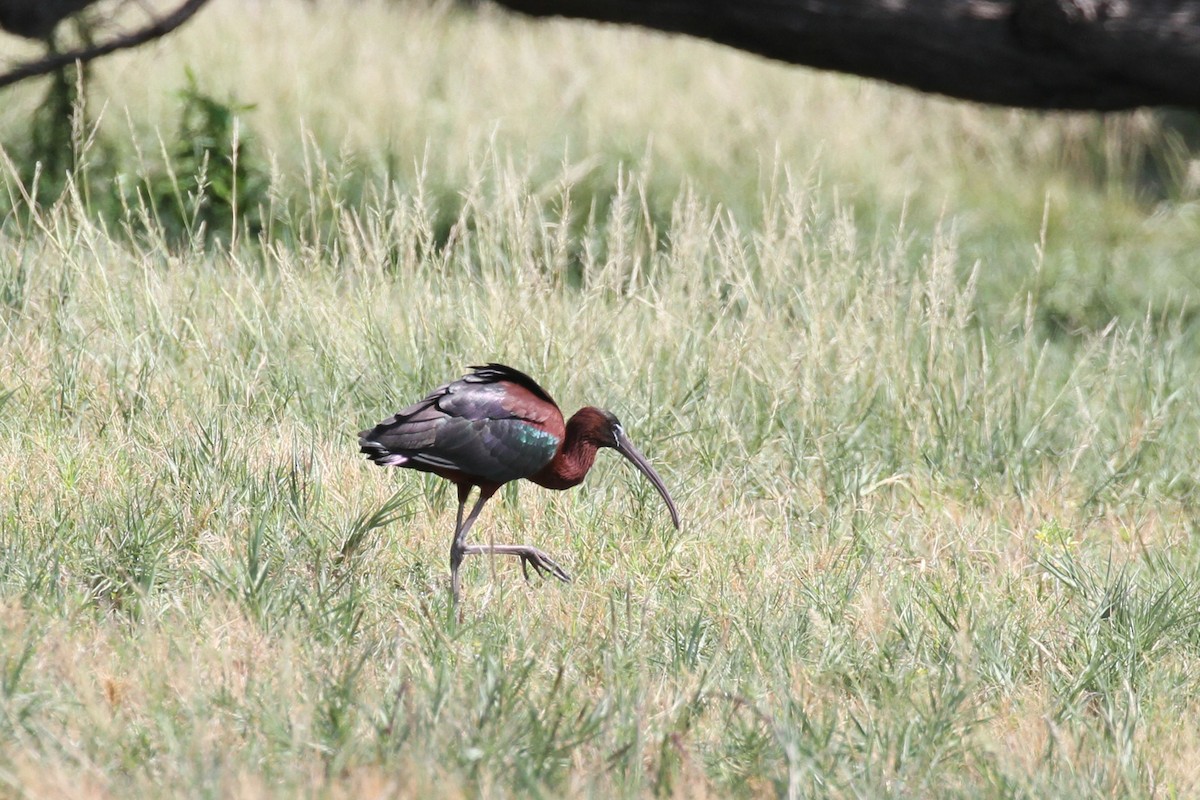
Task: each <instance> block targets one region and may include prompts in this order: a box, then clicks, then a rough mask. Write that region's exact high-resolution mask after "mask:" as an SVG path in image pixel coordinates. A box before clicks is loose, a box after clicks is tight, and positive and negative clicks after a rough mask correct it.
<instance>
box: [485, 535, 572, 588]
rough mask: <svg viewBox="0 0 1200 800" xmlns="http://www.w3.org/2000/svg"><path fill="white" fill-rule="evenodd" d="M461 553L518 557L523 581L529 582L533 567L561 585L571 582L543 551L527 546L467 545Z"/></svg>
mask: <svg viewBox="0 0 1200 800" xmlns="http://www.w3.org/2000/svg"><path fill="white" fill-rule="evenodd" d="M462 553H463V555H475V554H477V553H491V554H493V555H499V556H520V558H521V571H522V572H523V573H525V580H529V567H533V568H534V569H535V570H537V572H539V573H541V574H545V575H553V576H554V577H556V578H558V579H559V580H560V581H562V582H563V583H570V582H571V576H570V575H568V574H567V571H566V570H564V569H563V568H562V567H560V566H559V565H558V564H557V563H555V561H554V559H552V558H551V557H550V556H548V555H546V553H545V552H544V551H542V550H539V549H538V548H536V547H531V546H529V545H525V544H468V545H464V546H463V549H462Z"/></svg>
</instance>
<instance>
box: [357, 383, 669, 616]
mask: <svg viewBox="0 0 1200 800" xmlns="http://www.w3.org/2000/svg"><path fill="white" fill-rule="evenodd" d="M468 369H469V370H470V372H468V373H467V374H466V375H464V376H463V377H462V378H460V379H458V380H456V381H452V382H450V383H446V384H443V385H442V386H439V387H438V388H436V389H434V390H433V391H432V392H430V393H429V394H428V395H426V397H425V398H424V399H422V400H420V401H419V402H417V403H414V404H413V405H410V406H408V407H407V408H405V409H403V410H401V411H398V412H396V414H394V415H393V416H391V417H388V418H387V419H385V420H384V421H383V422H381V423H379V424H378V425H376V426H375V427H374V428H369V429H367V430H364V431H361V432H359V434H358V442H359V447H360V450H361V452H362V453H363V454H365V455H366V457H367V459H369V460H370V461H372V462H374V463H375V464H378V465H379V466H381V467H402V468H405V469H414V470H419V471H421V472H430V473H433V474H434V475H438V476H440V477H442V478H445V479H446V480H448V481H451V482H452V483H454V484H455V485H456V486H457V487H458V517H457V521H456V522H455V524H454V539H453V541H452V542H451V544H450V590H451V594H452V596H453V600H454V603H455V604H457V603H458V601H459V595H460V581H459V567H460V566H461V565H462V562H463V559H464V558H465V557H466V556H468V555H475V554H479V553H491V554H494V555H512V556H517V557H519V558H520V559H521V570H522V572H523V573H524V575H525V578H526V580H528V579H529V569H528V568H529V567H530V566H532V567H533V568H534V570H535V571H536V572H537V573H538V574H539V575H544V576H553V577H555V578H557V579H559V580H560V581H563V582H564V583H570V582H571V577H570V575H568V574H567V572H566V571H565V570H564V569H563V568H562V567H561V566H559V565H558V563H557V562H555V561H554V559H552V558H551V557H550V556H549V555H547V554H546V553H545V552H543V551H542V550H540V549H538V548H536V547H533V546H530V545H519V544H471V543H468V540H467V533H468V532H469V531H470V530H471V526H472V525H474V524H475V520H476V519H478V517H479V512H480V511H482V510H483V506H484V504H485V503H487V501H488V500H489V499H491V497H492V495H494V494H495V493H496V491H497V490H498V489H499V488H500V487H501V486H503V485H504V484H506V483H509V482H511V481H515V480H521V479H525V480H529V481H532V482H534V483H536V484H538V485H539V486H544V487H545V488H547V489H556V490H562V489H570V488H571V487H573V486H578V485H579V484H580V483H581V482H582V481H583V479H584V477H586V476H587V474H588V471H589V470H590V469H591V468H592V464H593V463H594V461H595V458H596V452H597V450H599V449H600V448H605V447H609V448H612V449H614V450H616V451H617V452H618V453H620V454H621V455H623V456H625V458H627V459H629V461H631V462H632V463H633V465H634V466H635V467H637V468H638V470H640V471H641V472H642V474H643V475H645V476H646V478H648V479H649V481H650V483H651V484H652V485H653V486H654V488H655V489H656V490H658V493H659V494H660V495H662V498H663V500H664V501H666V504H667V509H668V510H669V511H670V513H671V521H672V522H673V523H674V525H675V528H676V529H678V528H679V511H678V510H677V509H676V508H675V502H674V501H673V500H672V499H671V495H670V494H669V493H668V492H667V487H666V486H665V485H664V484H663V481H662V478H660V477H659V475H658V473H657V472H655V470H654V468H653V467H652V466H650V462H649V461H647V460H646V457H645V456H644V455H642V454H641V452H639V451H638V449H637V448H636V447H634V446H633V444H632V443H631V442H630V441H629V437H628V436H627V435H626V434H625V429H624V427H623V426H622V425H621V423H620V421H619V420H618V419H617V417H616V416H615V415H614V414H612V413H611V412H609V411H603V410H601V409H599V408H596V407H594V406H584V407H583V408H581V409H579V410H578V411H577V412H575V414H574V415H572V416H571V418H570V419H569V420H565V421H564V419H563V413H562V411H561V410H560V409H559V407H558V404H557V403H555V402H554V399H553V398H552V397H550V395H549V394H548V393H547V392H546V390H545V389H543V388H542V387H541V386H539V385H538V383H537V382H536V381H535V380H534V379H533V378H531V377H529V376H528V375H526V374H525V373H524V372H521V371H520V370H517V369H514V368H513V367H509V366H505V365H504V364H498V363H495V362H492V363H489V364H486V365H483V366H472V367H468ZM475 488H477V489H478V490H479V499H478V500H477V501H476V502H475V505H474V506H473V507H472V508H471V511H470V513H468V514H467V515H466V517H465V518H464V517H463V513H464V511H465V509H466V506H467V500H468V499H469V497H470V495H471V490H472V489H475Z"/></svg>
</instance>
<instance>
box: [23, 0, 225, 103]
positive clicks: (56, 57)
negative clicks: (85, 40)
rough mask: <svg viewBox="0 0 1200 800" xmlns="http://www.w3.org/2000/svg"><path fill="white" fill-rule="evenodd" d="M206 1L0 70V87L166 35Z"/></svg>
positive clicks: (196, 0) (197, 0) (188, 1)
mask: <svg viewBox="0 0 1200 800" xmlns="http://www.w3.org/2000/svg"><path fill="white" fill-rule="evenodd" d="M207 2H208V0H185V2H184V3H183V4H182V5H180V6H179V7H178V8H176V9H175V10H174V11H172V12H171V13H170V14H166V15H165V16H162V17H158V18H157V19H155V20H153V21H152V22H150V23H149V24H147V25H145V26H143V27H142V28H140V29H138V30H136V31H134V32H132V33H128V34H125V35H122V36H117V37H115V38H113V39H111V40H110V41H107V42H104V43H103V44H98V45H95V46H91V47H82V48H79V49H77V50H69V51H67V52H65V53H51V54H50V55H47V56H46V57H45V58H42V59H39V60H37V61H32V62H30V63H28V64H23V65H21V66H19V67H16V68H15V69H11V70H9V71H7V72H4V73H0V89H3V88H4V87H6V86H11V85H12V84H14V83H17V82H18V81H23V80H25V79H26V78H33V77H37V76H38V75H47V74H49V73H51V72H55V71H57V70H59V69H62V68H63V67H66V66H70V65H71V64H74V63H76V62H79V63H87V62H88V61H91V60H93V59H96V58H100V57H101V56H106V55H108V54H109V53H115V52H116V51H118V50H127V49H129V48H131V47H137V46H138V45H141V44H145V43H146V42H149V41H151V40H153V39H158V38H160V37H162V36H166V35H167V34H168V33H170V32H171V31H173V30H175V29H176V28H178V27H179V26H180V25H182V24H183V23H185V22H187V21H188V20H189V19H191V18H192V17H193V16H194V15H195V14H196V12H197V11H199V10H200V9H201V8H203V7H204V5H205V4H206V3H207ZM56 21H57V20H56Z"/></svg>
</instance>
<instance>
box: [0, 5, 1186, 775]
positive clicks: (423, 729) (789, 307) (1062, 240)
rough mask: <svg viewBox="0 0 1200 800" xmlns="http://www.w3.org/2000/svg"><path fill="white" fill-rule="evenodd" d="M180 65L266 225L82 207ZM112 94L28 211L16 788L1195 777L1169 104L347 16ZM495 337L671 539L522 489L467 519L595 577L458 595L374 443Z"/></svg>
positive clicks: (237, 28)
mask: <svg viewBox="0 0 1200 800" xmlns="http://www.w3.org/2000/svg"><path fill="white" fill-rule="evenodd" d="M2 46H11V43H7V42H0V47H2ZM12 52H15V51H0V55H6V54H11V53H12ZM185 68H190V69H191V70H192V72H193V73H194V74H195V76H196V82H197V84H198V85H199V86H200V87H202V88H203V89H204V90H205V91H207V92H211V93H212V95H213V96H214V97H218V98H230V99H231V101H232V100H236V101H237V102H239V103H252V104H254V106H255V107H254V108H253V109H252V110H248V111H246V112H245V113H244V114H243V117H242V119H241V121H240V122H239V125H240V126H241V127H239V135H240V136H241V135H244V136H245V139H244V141H243V142H242V146H244V148H245V150H244V151H240V152H243V153H244V157H245V158H248V159H249V158H252V157H253V158H255V159H257V160H258V163H259V165H260V168H261V169H262V170H263V174H264V175H266V176H268V178H269V185H268V188H267V190H266V191H265V194H264V195H263V198H264V199H263V200H262V203H263V209H262V211H263V213H262V215H261V218H262V220H263V221H264V222H263V231H262V233H261V235H255V234H254V233H253V232H248V231H246V230H241V231H224V232H222V237H221V238H218V239H216V240H210V241H209V243H208V244H207V245H206V244H205V239H204V237H203V236H201V235H200V234H201V232H200V231H199V230H196V229H191V230H190V231H189V232H190V233H191V234H192V235H191V236H190V237H186V236H185V237H183V238H182V239H179V238H173V237H170V236H168V235H167V233H166V232H165V231H164V230H163V229H162V227H161V225H160V221H159V220H158V218H157V216H156V214H155V212H154V211H153V210H143V209H141V208H139V207H138V205H137V204H136V203H134V204H132V205H130V206H129V208H128V211H127V213H125V214H124V215H122V216H119V217H117V218H108V217H105V216H103V215H97V214H96V213H92V208H93V206H95V205H97V204H99V203H101V201H102V197H101V195H102V194H103V193H104V192H106V191H113V189H112V186H113V185H116V184H109V183H106V182H105V181H103V180H100V179H99V178H97V180H96V182H95V184H94V185H93V184H92V183H91V182H90V179H89V174H88V169H89V167H88V166H87V164H88V161H89V158H91V156H90V155H89V154H97V155H96V156H95V158H94V159H92V160H93V161H96V162H97V164H98V163H99V158H100V156H99V154H101V153H105V155H104V158H107V159H111V160H114V161H116V162H119V163H123V164H128V165H131V166H129V168H128V170H127V172H126V173H125V174H124V176H123V177H122V178H120V179H119V181H118V183H119V182H120V181H124V182H125V183H124V184H122V185H127V186H132V187H134V189H133V190H132V194H131V195H130V196H133V197H136V196H137V194H136V188H137V187H138V186H139V185H148V179H147V177H146V176H147V175H149V174H150V173H151V172H152V171H153V170H155V169H158V168H161V167H162V164H163V155H162V153H163V152H164V150H165V151H170V150H171V143H172V136H173V135H174V132H175V130H176V127H175V126H176V120H177V119H178V104H179V102H180V101H179V96H178V94H177V92H178V90H180V89H181V88H182V87H183V86H184V85H185V84H186V77H185ZM39 92H40V87H32V88H22V89H20V90H19V91H17V92H10V93H8V94H5V95H3V99H2V100H0V140H2V141H4V142H6V143H7V145H6V146H7V147H8V148H9V149H10V151H13V152H15V151H16V150H17V149H19V146H20V137H21V132H22V131H23V130H24V127H23V126H24V125H26V123H27V120H28V117H29V115H30V114H31V112H32V109H33V107H34V106H35V105H36V103H37V100H38V95H39ZM90 102H91V104H92V108H91V111H92V114H93V118H98V119H100V125H99V132H98V133H97V135H96V136H97V139H98V140H99V139H101V138H103V139H104V140H105V141H106V142H107V143H108V144H106V145H105V147H107V148H110V149H109V150H102V148H101V147H100V145H88V146H81V153H82V154H83V155H84V159H83V163H84V165H85V166H84V168H83V169H82V170H81V171H80V173H79V174H78V175H77V176H76V183H75V187H76V189H75V191H74V192H73V193H69V194H68V195H67V196H65V197H64V199H63V200H62V201H61V202H60V203H58V204H56V205H54V206H49V207H41V208H38V209H36V210H32V211H31V210H29V209H28V208H25V209H24V210H22V211H21V212H20V213H14V214H11V215H9V216H8V217H6V218H5V220H4V222H3V224H2V225H0V796H14V797H19V796H29V797H46V796H70V797H97V798H107V797H114V798H115V797H131V796H160V795H165V796H186V797H193V796H200V797H227V796H240V797H259V796H281V797H292V796H297V795H301V796H320V797H380V796H393V795H399V796H420V797H427V796H438V797H455V796H487V797H505V796H508V797H525V796H549V797H555V796H595V797H612V796H632V797H641V796H649V795H656V796H680V797H689V798H691V797H704V796H712V797H752V796H755V797H756V796H774V795H787V796H790V797H806V796H820V797H897V798H908V797H914V798H915V797H964V796H969V797H1030V798H1037V797H1186V796H1191V795H1194V794H1195V793H1196V792H1197V791H1200V766H1197V765H1198V764H1200V759H1198V756H1200V734H1198V733H1197V731H1200V546H1198V545H1197V539H1196V534H1197V532H1198V527H1200V474H1198V473H1200V467H1198V463H1200V462H1198V453H1200V382H1198V381H1197V379H1196V375H1197V370H1198V369H1200V336H1198V331H1200V328H1198V322H1197V316H1196V302H1197V299H1198V298H1197V294H1198V291H1200V287H1198V285H1197V278H1196V274H1197V273H1196V256H1195V254H1196V253H1197V252H1198V248H1200V216H1198V212H1197V208H1198V207H1197V196H1198V194H1200V177H1198V175H1200V171H1198V170H1200V168H1198V167H1197V162H1195V161H1191V160H1189V156H1188V153H1187V151H1186V148H1185V145H1184V143H1185V142H1186V139H1187V137H1186V135H1185V129H1184V128H1182V127H1179V126H1178V125H1176V124H1174V123H1172V124H1168V122H1165V121H1164V120H1163V119H1161V118H1156V117H1153V116H1150V115H1147V114H1139V115H1133V116H1128V117H1122V118H1113V119H1109V120H1107V121H1105V120H1099V119H1095V118H1085V117H1057V116H1041V117H1039V116H1034V115H1028V114H1022V113H1018V112H1009V111H998V110H988V109H981V108H978V107H972V106H964V105H957V104H953V103H950V102H948V101H944V100H939V99H934V98H926V97H920V96H916V95H914V94H911V93H908V92H904V91H900V90H895V89H890V88H887V87H884V86H880V85H875V84H865V83H862V82H859V81H856V80H852V79H848V78H843V77H834V76H827V75H817V74H813V73H810V72H807V71H803V70H796V69H790V68H786V67H783V66H780V65H775V64H770V63H766V62H763V61H761V60H758V59H755V58H751V57H748V56H745V55H741V54H738V53H734V52H730V51H726V50H722V49H720V48H716V47H713V46H709V45H706V44H703V43H698V42H689V41H683V40H678V39H670V38H666V37H660V36H654V35H650V34H645V33H639V32H634V31H621V30H614V29H605V28H595V27H591V26H586V25H571V24H565V23H543V24H535V23H532V22H529V21H526V20H523V19H520V18H517V17H513V16H508V15H504V14H500V13H499V12H495V11H491V10H487V9H485V10H484V12H483V13H481V14H473V13H466V12H462V11H457V10H454V9H453V8H450V7H434V8H432V9H431V8H429V7H426V6H424V5H410V4H391V5H387V4H381V3H350V2H323V3H312V4H310V3H290V2H269V3H267V2H264V3H240V2H235V1H234V0H221V1H219V2H217V3H215V4H214V6H213V7H212V8H210V9H209V10H207V11H205V12H204V14H203V15H202V16H201V17H200V18H198V19H197V21H196V22H195V23H194V24H193V25H192V26H191V27H190V28H189V29H187V30H185V31H183V32H182V33H181V34H180V35H178V36H176V37H174V38H172V39H170V40H168V41H166V42H164V43H162V44H161V45H159V46H157V49H154V48H152V49H150V50H147V51H144V52H141V53H137V54H135V55H131V56H122V57H120V58H118V59H115V60H113V61H111V62H109V63H107V64H106V65H104V66H101V67H100V68H99V69H98V70H97V71H96V73H95V75H93V76H92V87H91V92H90ZM160 139H161V141H162V144H161V145H160V144H159V141H160ZM96 169H97V171H99V166H97V167H96ZM18 172H19V169H18V168H17V166H16V165H15V164H14V162H12V161H6V162H5V163H4V165H3V169H2V170H0V192H3V193H4V194H5V195H6V196H7V197H8V198H9V202H10V205H13V206H17V207H20V206H21V205H22V202H21V190H22V187H21V186H20V185H19V182H18V181H17V180H16V178H15V176H16V175H17V174H18ZM114 180H116V179H114ZM139 181H141V182H142V183H139ZM241 211H242V212H246V211H247V209H244V208H243V209H241ZM488 360H500V361H505V362H508V363H511V364H513V365H514V366H517V367H519V368H522V369H525V370H527V371H529V372H530V373H531V374H533V375H535V376H536V377H538V378H539V379H540V380H541V381H542V382H543V384H544V385H545V386H546V387H547V388H548V389H549V390H550V392H551V393H552V394H553V395H554V396H555V397H556V399H557V400H558V401H559V402H560V403H561V404H562V405H563V407H564V409H565V410H566V411H567V412H568V413H569V412H570V411H573V410H574V409H575V408H577V407H578V406H580V405H583V404H597V405H600V406H603V407H607V408H610V409H612V410H613V411H615V412H616V413H617V414H619V415H620V416H621V418H622V420H623V422H624V423H625V425H626V428H627V430H628V431H629V433H630V436H631V438H632V439H633V440H634V441H635V442H636V443H637V444H638V445H639V446H640V447H641V448H642V450H643V451H644V452H645V453H646V454H647V455H648V456H649V457H650V459H651V460H652V461H653V462H654V463H655V464H656V466H657V467H658V469H659V471H660V472H661V474H662V475H663V477H664V479H665V481H666V483H667V485H668V487H669V488H670V489H671V490H672V493H673V494H674V496H675V498H676V500H677V502H678V504H679V506H680V511H681V514H682V517H683V528H682V531H680V532H678V533H677V532H675V531H674V530H672V528H671V526H670V524H669V519H668V517H667V515H666V512H665V509H664V508H663V507H662V504H661V501H660V500H659V498H658V497H657V495H656V494H655V493H654V491H653V489H652V488H651V487H650V486H649V485H648V484H647V483H646V482H645V481H644V480H642V479H641V478H640V476H638V475H637V474H636V473H635V472H634V471H633V470H631V469H629V468H628V466H627V465H625V464H623V463H621V461H620V459H618V458H616V457H614V456H612V455H611V454H607V455H605V454H602V456H601V459H600V461H599V463H598V466H597V468H596V470H594V471H593V474H592V475H591V476H589V479H588V481H587V482H586V483H585V484H584V485H583V486H582V487H581V488H579V489H577V490H574V491H571V492H567V493H552V492H547V491H545V490H542V489H539V488H537V487H534V486H531V485H530V486H522V487H520V488H519V489H518V488H516V487H509V488H507V489H505V490H504V491H502V492H501V493H500V495H498V498H497V501H494V502H493V503H492V504H490V505H489V507H488V508H487V510H486V511H485V513H484V516H483V518H482V519H481V521H480V523H479V525H478V526H477V527H476V528H475V534H476V535H477V536H478V537H480V538H481V539H485V540H486V539H493V540H494V541H497V542H529V543H533V544H536V545H538V546H540V547H542V548H543V549H545V550H547V551H548V552H550V553H551V554H552V555H553V556H555V557H556V558H557V559H558V560H559V561H560V563H562V564H563V566H564V567H566V569H567V570H568V571H570V572H571V573H572V574H573V576H574V578H575V582H574V583H573V584H571V585H569V586H565V585H562V584H559V583H556V582H544V581H536V580H535V581H533V582H532V583H529V584H527V583H526V582H525V581H524V580H523V579H522V577H521V571H520V569H519V567H518V566H517V564H515V563H512V562H511V560H497V561H495V562H494V563H492V562H489V561H488V560H487V559H477V560H475V561H471V560H468V561H467V564H466V568H465V572H464V602H463V605H462V616H461V619H459V618H457V617H456V615H455V614H454V613H453V611H452V609H451V608H450V604H449V598H448V589H447V584H448V574H447V573H448V569H447V563H446V557H447V551H448V547H449V540H450V532H451V529H452V528H453V524H454V506H455V498H454V492H453V491H452V489H451V488H450V487H448V486H447V485H446V484H445V483H443V482H441V481H439V480H438V479H435V478H432V477H427V476H422V475H419V474H416V473H409V472H405V471H399V470H391V471H384V470H380V469H377V468H375V467H373V466H371V465H369V464H367V463H366V462H365V461H363V460H362V459H361V457H360V456H359V454H358V452H357V444H356V440H355V433H356V432H357V431H358V430H359V429H361V428H363V427H365V426H368V425H371V424H374V423H375V422H378V421H379V420H380V419H382V418H383V417H385V416H387V415H389V414H390V413H391V412H393V411H394V410H396V409H397V408H398V407H400V406H401V405H405V404H407V403H408V402H410V401H412V400H414V399H416V398H418V397H419V396H420V395H421V394H422V392H424V391H426V390H428V389H430V388H432V387H433V386H435V385H437V384H438V383H441V382H443V381H446V380H449V379H452V378H454V377H457V376H458V375H459V374H461V371H462V370H463V368H464V367H466V366H467V365H468V364H474V363H479V362H483V361H488Z"/></svg>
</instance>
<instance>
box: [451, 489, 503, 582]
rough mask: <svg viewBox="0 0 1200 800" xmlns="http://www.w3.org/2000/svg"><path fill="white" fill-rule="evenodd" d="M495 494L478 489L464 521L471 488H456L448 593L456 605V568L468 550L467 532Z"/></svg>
mask: <svg viewBox="0 0 1200 800" xmlns="http://www.w3.org/2000/svg"><path fill="white" fill-rule="evenodd" d="M495 493H496V490H495V489H492V490H491V491H488V490H487V489H485V488H483V487H480V489H479V499H478V500H476V501H475V507H474V508H472V509H471V513H470V514H468V515H467V518H466V520H464V519H463V509H464V508H466V505H467V497H468V496H470V494H471V487H470V486H469V485H463V486H459V487H458V521H457V522H456V523H455V525H454V541H453V542H451V544H450V591H451V592H453V594H454V602H455V603H456V604H457V603H458V588H459V581H458V568H459V566H460V565H461V564H462V560H463V556H465V555H466V554H467V553H468V552H469V550H468V548H467V531H468V530H469V529H470V527H471V526H472V525H474V524H475V520H476V518H478V517H479V512H480V511H482V510H483V504H484V503H486V502H487V501H488V499H489V498H490V497H491V496H492V495H493V494H495Z"/></svg>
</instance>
